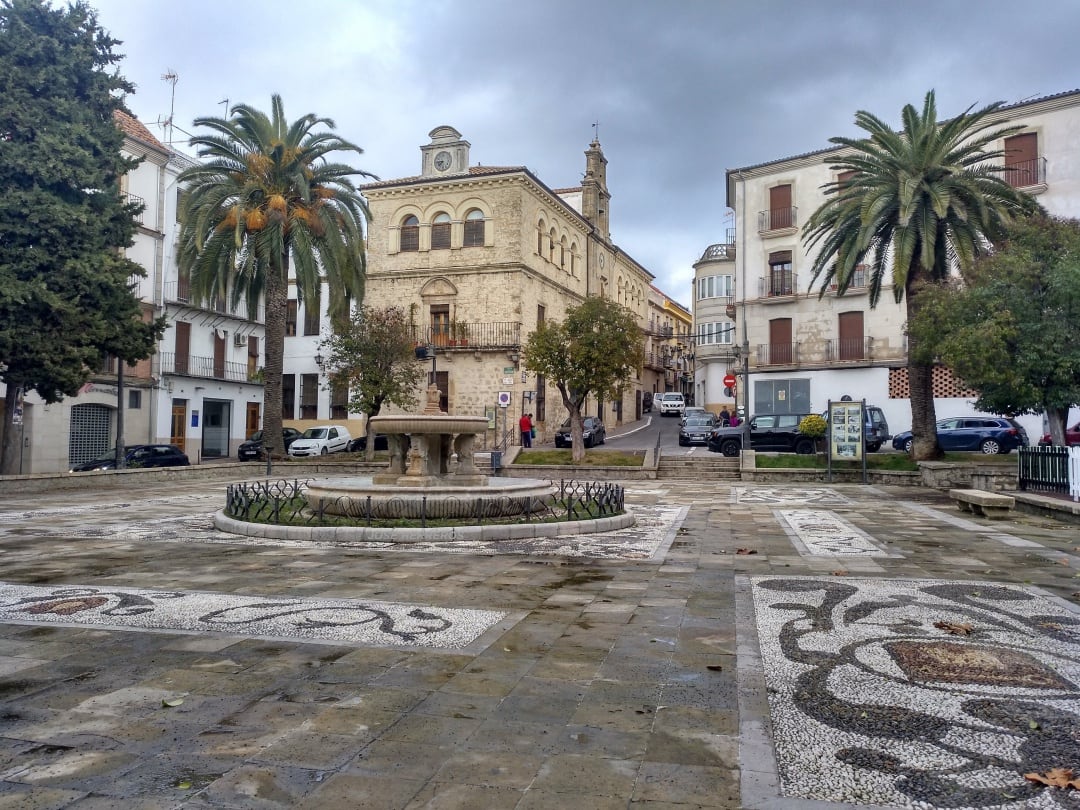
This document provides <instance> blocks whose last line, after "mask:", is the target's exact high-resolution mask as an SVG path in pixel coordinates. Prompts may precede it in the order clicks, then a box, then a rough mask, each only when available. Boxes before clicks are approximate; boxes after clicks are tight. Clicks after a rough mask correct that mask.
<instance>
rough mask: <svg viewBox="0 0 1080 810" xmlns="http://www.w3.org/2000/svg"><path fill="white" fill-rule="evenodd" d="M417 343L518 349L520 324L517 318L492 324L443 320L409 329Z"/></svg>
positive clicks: (457, 347) (444, 346)
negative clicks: (436, 323) (431, 324)
mask: <svg viewBox="0 0 1080 810" xmlns="http://www.w3.org/2000/svg"><path fill="white" fill-rule="evenodd" d="M412 334H413V340H415V341H416V343H417V344H418V345H434V346H438V347H439V348H442V349H448V350H454V349H460V350H469V351H502V350H506V349H519V348H521V324H520V323H518V322H516V321H495V322H491V323H484V322H480V323H446V324H438V325H434V326H418V325H414V326H413V328H412Z"/></svg>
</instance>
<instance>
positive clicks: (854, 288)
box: [828, 264, 869, 295]
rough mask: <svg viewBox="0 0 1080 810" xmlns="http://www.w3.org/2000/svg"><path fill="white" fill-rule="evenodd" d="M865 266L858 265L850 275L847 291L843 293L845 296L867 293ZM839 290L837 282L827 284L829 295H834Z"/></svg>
mask: <svg viewBox="0 0 1080 810" xmlns="http://www.w3.org/2000/svg"><path fill="white" fill-rule="evenodd" d="M866 278H867V274H866V266H865V265H861V264H860V265H859V266H858V267H857V268H856V269H855V271H854V272H853V273H852V274H851V278H850V279H849V280H848V286H847V289H846V290H845V291H844V294H845V295H852V294H860V293H866V292H869V290H868V288H867V286H866ZM839 289H840V285H839V284H838V283H837V282H835V281H834V282H832V283H831V284H829V289H828V291H829V292H830V293H836V292H838V291H839Z"/></svg>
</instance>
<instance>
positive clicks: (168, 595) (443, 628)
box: [0, 583, 507, 648]
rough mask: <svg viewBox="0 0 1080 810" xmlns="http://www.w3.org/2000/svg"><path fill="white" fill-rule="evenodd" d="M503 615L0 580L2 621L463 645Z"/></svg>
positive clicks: (362, 642) (347, 641) (350, 641)
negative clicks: (16, 582) (38, 584)
mask: <svg viewBox="0 0 1080 810" xmlns="http://www.w3.org/2000/svg"><path fill="white" fill-rule="evenodd" d="M506 616H507V614H506V613H502V612H496V611H490V610H466V609H453V608H441V607H429V606H423V607H421V606H417V605H409V604H399V603H394V602H376V601H367V600H363V601H361V600H352V599H289V598H280V599H279V598H274V597H264V596H257V597H253V596H237V595H231V594H215V593H197V592H191V591H150V590H143V589H140V588H92V587H83V586H79V585H68V586H59V587H56V586H54V587H48V588H45V587H35V586H28V585H14V584H10V583H0V621H14V622H33V623H39V622H40V623H52V624H63V625H95V626H106V627H119V628H123V629H131V630H169V631H178V630H179V631H185V632H204V633H205V632H220V633H228V634H230V635H240V636H250V637H258V638H268V637H269V638H281V639H289V640H296V639H302V640H305V641H312V640H314V641H329V642H334V643H337V644H355V645H369V644H380V645H394V646H404V645H408V646H419V647H437V648H460V647H465V646H467V645H468V644H469V643H471V642H472V641H475V640H476V639H477V638H478V637H479V636H480V635H481V634H483V633H484V631H486V630H487V629H488V628H490V627H492V626H493V625H495V624H496V623H498V622H500V621H502V619H504V618H505V617H506Z"/></svg>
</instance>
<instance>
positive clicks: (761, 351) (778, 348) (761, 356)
mask: <svg viewBox="0 0 1080 810" xmlns="http://www.w3.org/2000/svg"><path fill="white" fill-rule="evenodd" d="M798 364H799V344H798V343H759V344H758V346H757V365H759V366H797V365H798Z"/></svg>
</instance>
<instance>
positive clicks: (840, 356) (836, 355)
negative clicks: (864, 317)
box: [825, 337, 874, 363]
mask: <svg viewBox="0 0 1080 810" xmlns="http://www.w3.org/2000/svg"><path fill="white" fill-rule="evenodd" d="M873 348H874V339H873V338H872V337H858V338H829V339H828V340H826V341H825V362H826V363H833V362H848V361H854V360H870V359H872V358H871V354H872V351H871V350H872V349H873Z"/></svg>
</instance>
